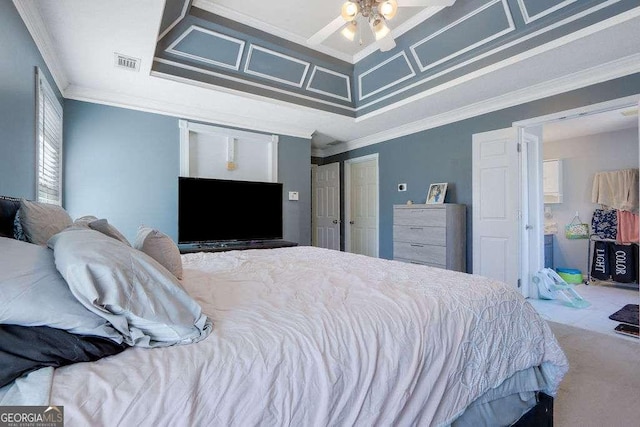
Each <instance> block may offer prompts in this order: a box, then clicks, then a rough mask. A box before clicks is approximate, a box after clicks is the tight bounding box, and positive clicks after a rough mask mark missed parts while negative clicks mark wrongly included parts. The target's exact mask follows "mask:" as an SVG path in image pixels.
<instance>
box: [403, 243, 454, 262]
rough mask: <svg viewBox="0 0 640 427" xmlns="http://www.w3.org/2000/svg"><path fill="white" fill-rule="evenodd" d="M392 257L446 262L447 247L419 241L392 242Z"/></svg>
mask: <svg viewBox="0 0 640 427" xmlns="http://www.w3.org/2000/svg"><path fill="white" fill-rule="evenodd" d="M393 258H394V259H396V258H402V259H406V260H409V261H419V262H422V263H426V264H438V265H446V264H447V248H446V247H444V246H435V245H423V244H420V243H407V242H393Z"/></svg>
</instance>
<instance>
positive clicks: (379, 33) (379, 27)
mask: <svg viewBox="0 0 640 427" xmlns="http://www.w3.org/2000/svg"><path fill="white" fill-rule="evenodd" d="M371 28H372V29H373V34H375V36H376V40H380V39H382V38H384V37H385V36H386V35H388V34H389V32H390V31H391V30H390V29H389V27H388V26H387V24H386V23H385V22H384V19H380V18H378V19H376V20H374V21H373V22H372V23H371Z"/></svg>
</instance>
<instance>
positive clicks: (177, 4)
mask: <svg viewBox="0 0 640 427" xmlns="http://www.w3.org/2000/svg"><path fill="white" fill-rule="evenodd" d="M190 7H191V0H165V6H164V13H163V14H162V20H161V21H160V35H159V36H158V40H160V39H161V38H163V37H164V36H165V35H166V34H167V33H168V32H169V31H171V29H172V28H173V27H175V26H176V25H177V24H178V22H180V21H181V20H182V19H183V18H184V17H185V16H186V15H187V11H188V10H189V8H190Z"/></svg>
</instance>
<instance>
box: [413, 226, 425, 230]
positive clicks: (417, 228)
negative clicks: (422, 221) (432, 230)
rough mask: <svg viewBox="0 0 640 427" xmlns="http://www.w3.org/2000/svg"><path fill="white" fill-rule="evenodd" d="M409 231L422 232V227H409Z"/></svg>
mask: <svg viewBox="0 0 640 427" xmlns="http://www.w3.org/2000/svg"><path fill="white" fill-rule="evenodd" d="M409 230H424V228H422V227H409Z"/></svg>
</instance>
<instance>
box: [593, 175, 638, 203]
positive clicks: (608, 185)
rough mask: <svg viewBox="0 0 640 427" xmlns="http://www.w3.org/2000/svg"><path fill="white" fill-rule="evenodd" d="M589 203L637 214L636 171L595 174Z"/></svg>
mask: <svg viewBox="0 0 640 427" xmlns="http://www.w3.org/2000/svg"><path fill="white" fill-rule="evenodd" d="M591 201H592V202H593V203H598V204H601V205H605V206H608V207H610V208H612V209H618V210H621V211H629V212H638V169H622V170H617V171H610V172H598V173H596V174H595V176H594V177H593V189H592V191H591Z"/></svg>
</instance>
